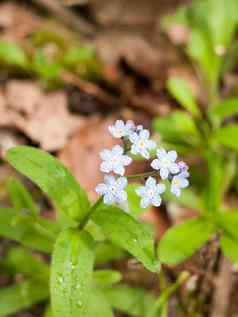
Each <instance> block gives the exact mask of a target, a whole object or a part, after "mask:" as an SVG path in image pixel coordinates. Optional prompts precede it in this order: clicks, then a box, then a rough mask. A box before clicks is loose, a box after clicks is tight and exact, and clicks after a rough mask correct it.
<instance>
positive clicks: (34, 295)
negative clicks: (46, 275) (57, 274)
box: [0, 280, 49, 317]
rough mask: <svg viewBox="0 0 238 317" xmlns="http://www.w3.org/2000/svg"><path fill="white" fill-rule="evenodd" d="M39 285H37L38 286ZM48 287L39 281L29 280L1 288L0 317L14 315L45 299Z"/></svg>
mask: <svg viewBox="0 0 238 317" xmlns="http://www.w3.org/2000/svg"><path fill="white" fill-rule="evenodd" d="M36 285H37V287H36ZM48 293H49V291H48V287H47V285H46V284H42V283H40V282H39V281H37V282H36V281H35V280H28V281H25V282H22V283H19V284H16V285H12V286H8V287H5V288H1V289H0V317H4V316H8V315H12V314H14V313H16V312H18V311H20V310H23V309H26V308H28V307H31V306H32V305H34V304H36V303H39V302H41V301H43V300H45V299H46V298H47V297H48Z"/></svg>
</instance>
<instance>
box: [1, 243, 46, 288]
mask: <svg viewBox="0 0 238 317" xmlns="http://www.w3.org/2000/svg"><path fill="white" fill-rule="evenodd" d="M2 263H3V265H4V267H5V269H6V270H7V271H9V272H10V273H11V274H19V273H20V274H23V275H25V276H28V277H31V278H34V279H41V280H42V281H46V282H47V281H48V278H49V266H48V265H47V264H46V263H44V262H43V260H40V259H39V258H37V257H36V256H34V255H33V254H31V253H30V252H29V251H26V250H24V249H23V248H16V247H12V248H10V249H9V251H8V252H7V254H6V255H5V257H4V259H3V261H2Z"/></svg>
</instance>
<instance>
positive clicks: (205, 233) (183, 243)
mask: <svg viewBox="0 0 238 317" xmlns="http://www.w3.org/2000/svg"><path fill="white" fill-rule="evenodd" d="M214 232H215V226H214V225H213V224H211V223H208V222H206V221H205V220H203V219H201V218H198V219H192V220H188V221H186V222H184V223H182V224H179V225H176V226H174V227H172V228H171V229H169V230H167V231H166V233H165V234H164V235H163V237H162V239H161V240H160V243H159V249H158V252H159V259H160V261H161V262H163V263H166V264H178V263H181V262H183V261H184V260H186V259H187V258H189V257H190V256H191V255H192V254H193V253H194V252H195V251H196V250H198V249H199V248H200V247H202V246H203V244H205V243H206V241H207V240H208V239H209V238H210V237H211V235H212V234H213V233H214Z"/></svg>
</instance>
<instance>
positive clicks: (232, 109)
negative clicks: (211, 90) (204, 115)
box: [211, 97, 238, 119]
mask: <svg viewBox="0 0 238 317" xmlns="http://www.w3.org/2000/svg"><path fill="white" fill-rule="evenodd" d="M236 113H238V98H237V97H233V98H229V99H226V100H223V101H221V102H220V103H219V104H218V105H216V106H215V107H214V108H212V110H211V114H212V115H214V116H216V117H218V118H220V119H225V118H226V117H230V116H233V115H234V114H236Z"/></svg>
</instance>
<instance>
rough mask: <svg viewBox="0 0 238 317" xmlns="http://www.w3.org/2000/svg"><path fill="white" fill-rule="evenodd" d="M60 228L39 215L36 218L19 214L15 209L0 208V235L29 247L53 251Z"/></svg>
mask: <svg viewBox="0 0 238 317" xmlns="http://www.w3.org/2000/svg"><path fill="white" fill-rule="evenodd" d="M58 230H59V228H58V226H57V225H56V224H55V223H54V222H51V221H49V220H47V219H44V218H41V217H38V218H37V220H36V219H32V217H30V216H29V215H27V214H26V215H25V214H21V215H19V213H18V212H17V211H16V210H15V209H11V208H0V235H1V236H3V237H5V238H8V239H11V240H15V241H18V242H21V243H22V244H23V245H25V246H27V247H30V248H33V249H36V250H39V251H43V252H51V251H52V249H53V244H54V241H55V237H56V235H57V233H58Z"/></svg>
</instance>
